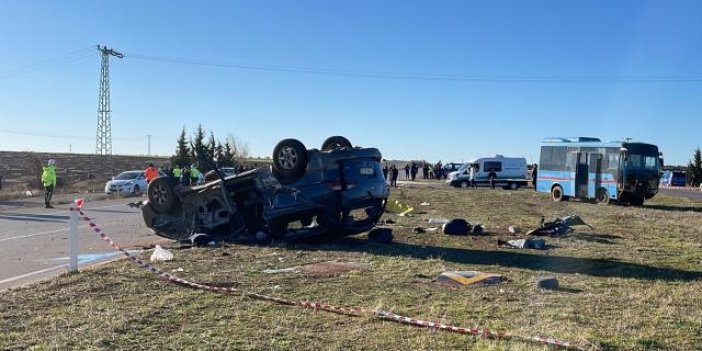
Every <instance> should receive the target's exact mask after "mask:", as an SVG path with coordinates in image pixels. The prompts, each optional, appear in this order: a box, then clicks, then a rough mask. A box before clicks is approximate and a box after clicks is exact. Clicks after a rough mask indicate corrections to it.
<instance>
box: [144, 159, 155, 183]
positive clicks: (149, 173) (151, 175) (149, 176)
mask: <svg viewBox="0 0 702 351" xmlns="http://www.w3.org/2000/svg"><path fill="white" fill-rule="evenodd" d="M144 177H145V178H146V182H147V183H151V181H152V180H154V179H156V178H158V170H157V169H156V167H154V164H153V163H149V165H148V166H147V167H146V169H145V170H144Z"/></svg>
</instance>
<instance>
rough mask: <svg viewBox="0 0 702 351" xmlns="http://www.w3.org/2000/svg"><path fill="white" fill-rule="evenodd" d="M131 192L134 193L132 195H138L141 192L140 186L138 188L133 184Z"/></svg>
mask: <svg viewBox="0 0 702 351" xmlns="http://www.w3.org/2000/svg"><path fill="white" fill-rule="evenodd" d="M132 194H134V195H139V194H141V188H139V186H138V185H135V186H134V189H132Z"/></svg>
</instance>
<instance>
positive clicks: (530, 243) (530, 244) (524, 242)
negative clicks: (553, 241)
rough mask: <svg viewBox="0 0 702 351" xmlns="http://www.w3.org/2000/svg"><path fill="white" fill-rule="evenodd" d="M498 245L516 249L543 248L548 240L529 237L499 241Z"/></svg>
mask: <svg viewBox="0 0 702 351" xmlns="http://www.w3.org/2000/svg"><path fill="white" fill-rule="evenodd" d="M497 244H498V245H507V246H510V247H513V248H515V249H536V250H543V249H544V248H545V247H546V241H545V240H544V239H538V238H527V239H517V240H507V241H502V240H498V241H497Z"/></svg>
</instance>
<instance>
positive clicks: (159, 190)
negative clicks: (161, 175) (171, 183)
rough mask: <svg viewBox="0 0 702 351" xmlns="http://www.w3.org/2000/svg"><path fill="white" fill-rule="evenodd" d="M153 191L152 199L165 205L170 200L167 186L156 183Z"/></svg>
mask: <svg viewBox="0 0 702 351" xmlns="http://www.w3.org/2000/svg"><path fill="white" fill-rule="evenodd" d="M151 193H152V195H153V196H152V200H153V202H155V203H157V204H159V205H163V204H165V203H166V201H168V191H167V190H166V187H165V186H163V185H162V184H155V186H154V189H153V191H152V192H151Z"/></svg>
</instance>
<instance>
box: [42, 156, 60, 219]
mask: <svg viewBox="0 0 702 351" xmlns="http://www.w3.org/2000/svg"><path fill="white" fill-rule="evenodd" d="M41 183H42V185H43V186H44V207H46V208H54V206H51V196H53V195H54V187H55V186H56V160H54V159H53V158H52V159H49V162H47V165H46V167H44V168H43V171H42V172H41Z"/></svg>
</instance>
